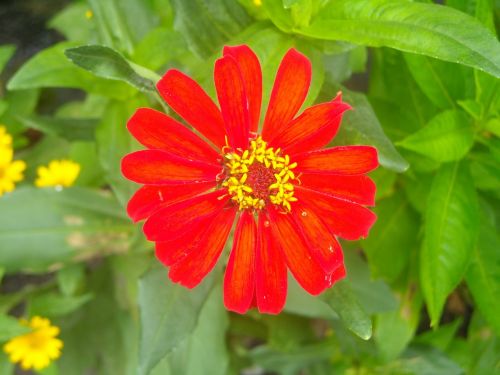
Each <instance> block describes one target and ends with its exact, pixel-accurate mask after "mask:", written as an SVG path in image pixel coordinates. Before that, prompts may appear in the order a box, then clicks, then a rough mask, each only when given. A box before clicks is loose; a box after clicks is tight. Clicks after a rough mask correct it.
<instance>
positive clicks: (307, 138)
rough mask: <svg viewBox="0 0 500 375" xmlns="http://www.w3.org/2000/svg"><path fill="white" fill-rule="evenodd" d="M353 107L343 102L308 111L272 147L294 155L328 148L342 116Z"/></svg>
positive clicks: (288, 127) (325, 104)
mask: <svg viewBox="0 0 500 375" xmlns="http://www.w3.org/2000/svg"><path fill="white" fill-rule="evenodd" d="M350 108H351V107H350V106H349V105H348V104H346V103H343V102H341V101H336V100H334V101H331V102H329V103H322V104H318V105H315V106H313V107H310V108H308V109H306V110H305V111H304V112H302V114H301V115H300V116H298V117H297V118H296V119H295V120H293V121H292V122H291V123H290V124H289V125H288V126H287V127H286V128H285V129H284V130H283V132H282V133H281V134H280V135H279V136H277V137H276V138H275V140H274V141H273V143H272V145H273V146H276V147H281V148H282V149H283V152H285V153H287V154H289V155H293V154H297V153H300V152H306V151H311V150H316V149H319V148H321V147H323V146H326V145H327V144H328V143H329V142H330V141H331V140H332V138H333V137H334V136H335V134H337V130H338V128H339V126H340V121H341V120H342V114H343V113H344V112H345V111H347V110H348V109H350Z"/></svg>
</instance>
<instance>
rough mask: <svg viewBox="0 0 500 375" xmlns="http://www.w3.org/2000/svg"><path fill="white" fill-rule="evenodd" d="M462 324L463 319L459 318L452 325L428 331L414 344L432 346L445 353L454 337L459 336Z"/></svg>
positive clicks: (448, 324) (417, 338)
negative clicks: (458, 332)
mask: <svg viewBox="0 0 500 375" xmlns="http://www.w3.org/2000/svg"><path fill="white" fill-rule="evenodd" d="M462 323H463V319H462V318H458V319H456V320H455V321H453V322H451V323H447V324H443V325H442V326H440V327H439V328H438V329H435V330H433V331H426V332H424V333H422V334H421V335H419V336H418V337H416V338H415V340H414V343H416V344H422V345H428V346H432V347H434V348H438V349H439V350H442V351H445V350H446V349H447V348H448V346H449V345H450V343H451V341H452V340H453V337H455V335H456V334H457V331H458V329H459V328H460V326H461V325H462Z"/></svg>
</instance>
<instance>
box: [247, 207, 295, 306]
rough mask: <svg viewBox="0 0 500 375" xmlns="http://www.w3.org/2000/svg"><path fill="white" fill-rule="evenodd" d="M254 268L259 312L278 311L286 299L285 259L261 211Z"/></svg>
mask: <svg viewBox="0 0 500 375" xmlns="http://www.w3.org/2000/svg"><path fill="white" fill-rule="evenodd" d="M255 270H256V271H255V294H256V300H257V306H258V308H259V312H261V313H268V314H278V313H280V312H281V310H283V306H284V305H285V301H286V291H287V268H286V261H285V257H284V254H283V251H282V250H281V248H280V246H279V244H278V242H277V241H276V239H275V238H274V237H273V235H272V233H271V225H270V221H269V219H268V217H267V216H266V215H265V214H263V213H262V212H261V213H260V214H259V229H258V244H257V256H256V263H255Z"/></svg>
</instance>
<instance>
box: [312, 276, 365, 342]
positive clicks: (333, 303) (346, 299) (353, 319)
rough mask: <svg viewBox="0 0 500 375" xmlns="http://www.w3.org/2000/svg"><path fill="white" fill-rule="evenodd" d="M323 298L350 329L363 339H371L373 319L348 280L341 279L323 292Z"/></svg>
mask: <svg viewBox="0 0 500 375" xmlns="http://www.w3.org/2000/svg"><path fill="white" fill-rule="evenodd" d="M321 299H322V300H323V301H325V302H326V303H327V304H328V305H329V306H330V307H331V308H332V309H333V310H334V311H335V312H336V313H337V314H338V315H339V317H340V318H341V319H342V322H343V323H344V324H345V325H346V327H347V328H349V330H351V331H352V332H353V333H355V334H356V335H357V336H359V337H361V338H362V339H363V340H368V339H370V337H371V336H372V321H371V319H370V317H369V316H368V315H367V313H366V312H365V310H364V309H363V307H362V306H361V304H360V303H359V301H358V300H357V298H356V297H355V295H354V293H353V291H352V289H351V287H350V285H349V284H348V282H346V281H345V280H343V281H339V282H338V283H336V284H335V285H334V286H333V287H332V288H331V289H328V290H327V291H326V292H325V293H323V294H322V295H321Z"/></svg>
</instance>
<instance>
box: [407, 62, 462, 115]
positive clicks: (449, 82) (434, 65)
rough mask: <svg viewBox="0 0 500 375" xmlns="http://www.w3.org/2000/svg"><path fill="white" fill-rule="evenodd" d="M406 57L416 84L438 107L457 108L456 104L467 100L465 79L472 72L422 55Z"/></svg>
mask: <svg viewBox="0 0 500 375" xmlns="http://www.w3.org/2000/svg"><path fill="white" fill-rule="evenodd" d="M404 57H405V60H406V63H407V64H408V68H409V70H410V72H411V74H412V76H413V78H414V79H415V82H417V84H418V86H419V87H420V89H421V90H422V91H423V92H424V93H425V95H427V97H428V98H429V99H430V100H431V101H432V102H433V103H434V104H435V105H436V106H437V107H439V108H441V109H451V108H455V106H456V104H455V102H456V101H457V100H458V99H464V98H465V93H466V90H465V83H466V82H465V77H467V73H471V71H470V70H465V69H464V68H463V67H462V66H460V65H458V64H451V63H447V62H444V61H439V60H436V59H432V58H430V57H427V56H422V55H413V54H407V53H405V54H404ZM469 76H470V77H471V78H472V74H469Z"/></svg>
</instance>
